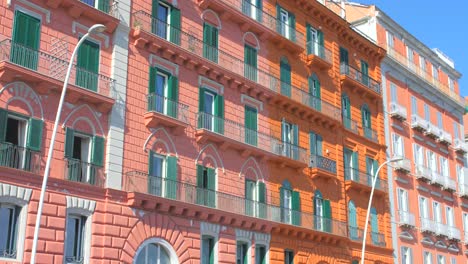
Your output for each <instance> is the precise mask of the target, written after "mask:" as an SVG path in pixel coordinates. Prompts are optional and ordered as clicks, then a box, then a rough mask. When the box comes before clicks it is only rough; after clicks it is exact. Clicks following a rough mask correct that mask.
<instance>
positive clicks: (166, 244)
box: [132, 237, 179, 264]
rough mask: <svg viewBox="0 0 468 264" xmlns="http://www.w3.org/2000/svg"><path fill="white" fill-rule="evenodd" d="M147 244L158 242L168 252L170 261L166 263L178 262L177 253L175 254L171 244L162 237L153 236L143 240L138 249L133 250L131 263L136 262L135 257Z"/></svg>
mask: <svg viewBox="0 0 468 264" xmlns="http://www.w3.org/2000/svg"><path fill="white" fill-rule="evenodd" d="M149 244H158V245H160V246H162V247H163V248H164V249H165V250H166V252H167V253H168V254H169V257H170V260H171V262H170V263H168V264H178V263H179V261H178V257H177V254H176V252H175V250H174V248H173V247H172V245H171V244H170V243H169V242H167V241H166V240H164V239H161V238H157V237H153V238H150V239H147V240H145V241H144V242H143V243H141V244H140V246H139V247H138V249H137V250H136V251H135V257H134V258H133V261H132V264H137V263H136V259H137V258H136V257H137V256H138V255H139V254H140V252H141V251H142V250H143V249H144V248H146V246H147V245H149Z"/></svg>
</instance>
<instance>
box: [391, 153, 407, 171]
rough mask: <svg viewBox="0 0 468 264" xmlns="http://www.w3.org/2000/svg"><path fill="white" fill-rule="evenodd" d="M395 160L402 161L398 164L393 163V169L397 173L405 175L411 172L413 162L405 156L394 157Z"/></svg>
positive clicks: (397, 162)
mask: <svg viewBox="0 0 468 264" xmlns="http://www.w3.org/2000/svg"><path fill="white" fill-rule="evenodd" d="M393 158H394V159H402V160H399V161H396V162H393V168H394V169H395V170H397V171H401V172H404V173H409V172H411V161H410V160H409V159H407V158H405V157H403V156H398V155H397V156H394V157H393Z"/></svg>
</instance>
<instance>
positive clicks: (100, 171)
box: [65, 159, 105, 187]
mask: <svg viewBox="0 0 468 264" xmlns="http://www.w3.org/2000/svg"><path fill="white" fill-rule="evenodd" d="M65 177H66V179H67V180H69V181H74V182H80V183H85V184H89V185H94V186H98V187H104V184H105V175H104V168H103V167H101V166H97V165H94V164H91V163H88V162H85V161H81V160H78V159H67V160H66V166H65Z"/></svg>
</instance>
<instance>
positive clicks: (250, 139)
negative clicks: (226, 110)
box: [244, 105, 258, 146]
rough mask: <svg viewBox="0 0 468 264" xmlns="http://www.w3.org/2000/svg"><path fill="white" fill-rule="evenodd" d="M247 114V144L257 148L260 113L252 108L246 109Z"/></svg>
mask: <svg viewBox="0 0 468 264" xmlns="http://www.w3.org/2000/svg"><path fill="white" fill-rule="evenodd" d="M244 113H245V119H244V122H245V143H247V144H250V145H253V146H257V142H258V132H257V129H258V124H257V122H258V121H257V120H258V113H257V108H254V107H251V106H247V105H246V106H245V107H244Z"/></svg>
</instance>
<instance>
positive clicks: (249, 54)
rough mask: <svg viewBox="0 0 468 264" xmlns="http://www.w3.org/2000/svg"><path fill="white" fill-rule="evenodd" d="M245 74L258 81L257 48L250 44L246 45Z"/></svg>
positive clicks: (248, 77)
mask: <svg viewBox="0 0 468 264" xmlns="http://www.w3.org/2000/svg"><path fill="white" fill-rule="evenodd" d="M244 76H245V77H246V78H247V79H249V80H252V81H254V82H256V81H257V50H256V49H255V48H253V47H251V46H249V45H245V46H244Z"/></svg>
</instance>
